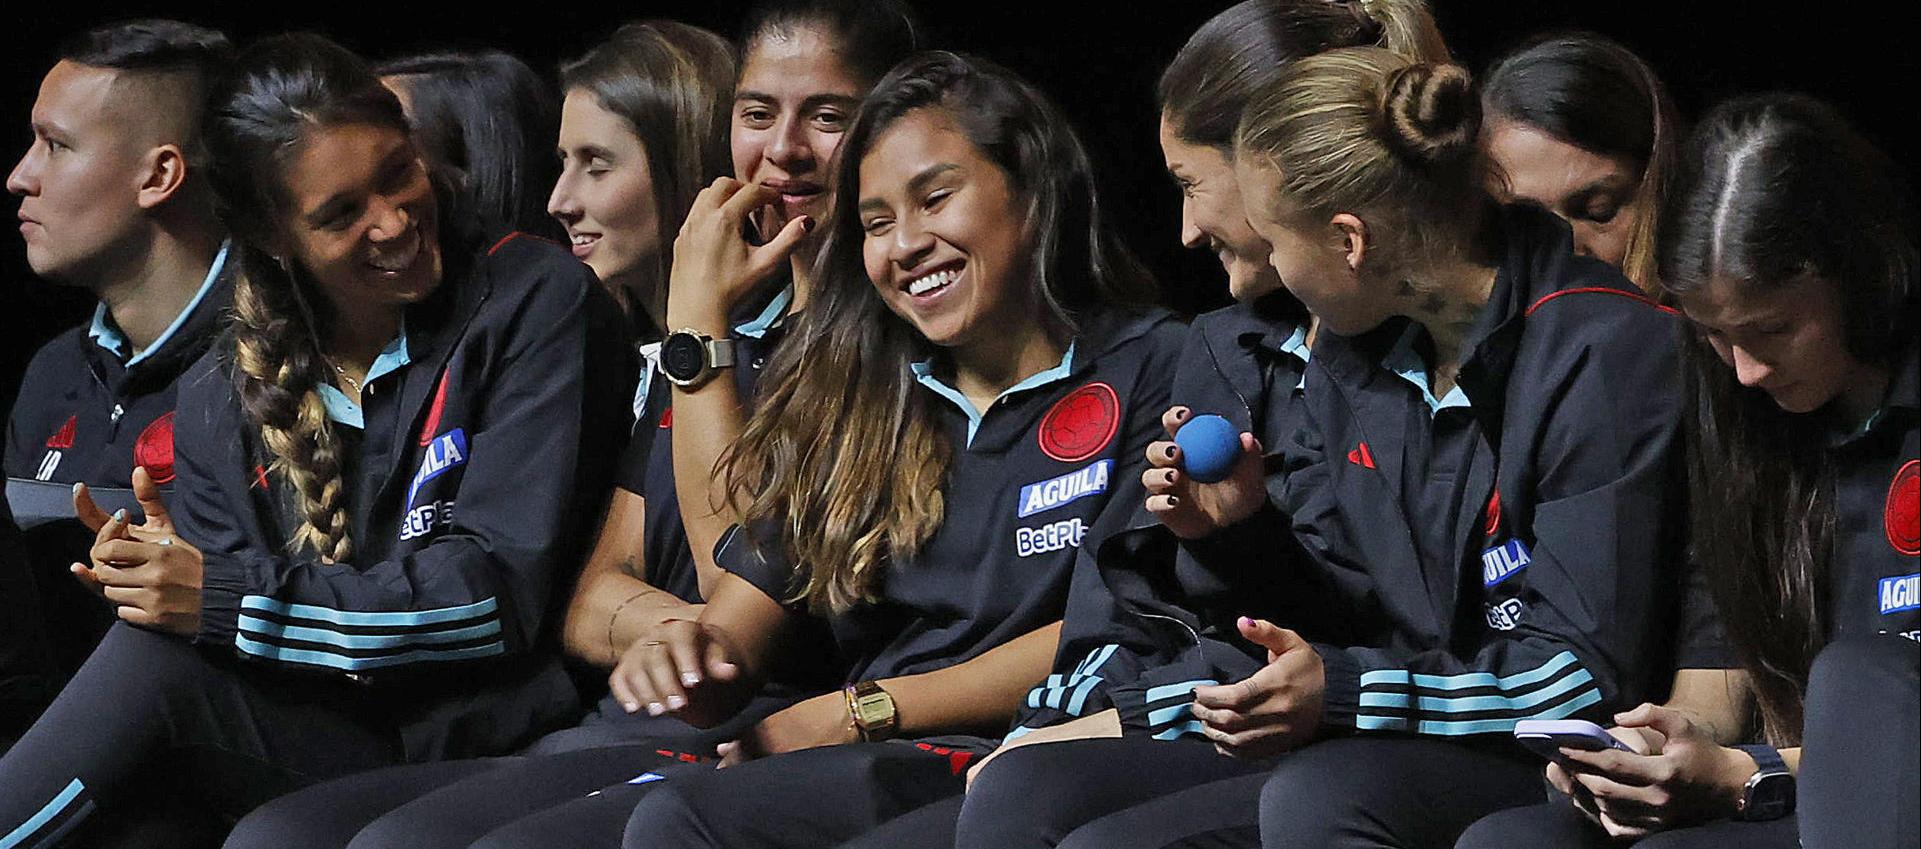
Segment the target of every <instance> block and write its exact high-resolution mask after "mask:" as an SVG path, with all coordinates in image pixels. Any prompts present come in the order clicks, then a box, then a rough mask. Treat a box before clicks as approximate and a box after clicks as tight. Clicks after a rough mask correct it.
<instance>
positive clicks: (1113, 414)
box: [1040, 383, 1121, 463]
mask: <svg viewBox="0 0 1921 849" xmlns="http://www.w3.org/2000/svg"><path fill="white" fill-rule="evenodd" d="M1120 427H1121V400H1120V397H1119V396H1117V395H1115V394H1114V387H1112V386H1108V385H1107V384H1105V383H1090V384H1087V385H1086V386H1083V387H1081V388H1079V389H1076V390H1074V391H1072V392H1069V393H1067V397H1065V398H1062V399H1060V400H1059V401H1056V402H1054V408H1053V409H1051V410H1048V411H1047V415H1046V416H1044V417H1042V418H1041V429H1040V443H1041V452H1042V453H1044V454H1046V455H1047V456H1049V457H1052V458H1054V459H1056V460H1059V461H1061V462H1063V463H1078V462H1080V461H1082V460H1085V459H1087V458H1089V457H1092V456H1094V455H1095V454H1099V453H1101V449H1103V448H1106V447H1107V444H1108V443H1109V442H1112V441H1113V440H1114V433H1115V431H1118V430H1120Z"/></svg>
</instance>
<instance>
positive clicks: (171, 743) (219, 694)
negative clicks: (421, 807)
mask: <svg viewBox="0 0 1921 849" xmlns="http://www.w3.org/2000/svg"><path fill="white" fill-rule="evenodd" d="M358 696H359V694H357V693H355V692H353V688H352V685H348V684H344V683H334V682H332V681H329V680H326V679H320V678H309V677H306V676H281V675H269V674H253V673H252V672H251V671H248V672H244V673H243V672H242V671H241V670H238V669H236V668H235V667H234V666H232V665H229V664H227V663H226V662H224V661H219V660H216V659H214V658H211V657H209V656H208V655H205V654H203V653H201V652H200V651H199V650H197V649H195V648H194V647H193V646H191V645H189V644H188V643H187V642H186V641H184V640H182V639H179V638H177V637H172V636H167V635H164V634H157V633H153V632H150V631H144V630H141V629H138V628H134V627H131V626H127V625H116V626H114V627H113V628H112V629H111V630H110V631H109V632H108V634H107V637H106V639H104V640H103V641H102V642H101V644H100V647H99V649H98V650H96V651H95V652H94V654H93V656H92V657H91V658H89V659H88V660H87V662H86V664H85V665H83V666H82V667H81V668H80V671H79V672H78V673H77V674H76V675H75V676H74V678H73V680H72V681H71V682H69V683H68V685H67V687H66V689H65V690H63V691H62V692H61V694H60V697H59V698H58V699H56V700H55V701H54V703H53V704H52V706H50V707H48V708H47V711H46V713H45V714H43V715H42V716H41V717H40V719H39V721H38V722H36V723H35V724H34V725H33V727H32V728H31V729H30V730H29V731H28V732H27V733H26V735H25V736H23V737H22V738H21V739H20V741H19V742H18V743H16V744H15V745H14V747H13V748H12V749H11V750H9V751H8V752H7V753H6V755H5V756H4V757H0V846H3V847H6V849H42V847H51V846H54V845H58V844H59V843H60V841H61V840H63V839H65V838H68V837H70V836H74V835H75V832H76V829H79V828H81V827H82V826H83V824H86V825H87V827H88V828H95V829H103V828H104V829H108V830H112V829H114V828H115V827H116V826H117V825H119V824H120V821H122V820H125V819H127V818H129V817H132V816H139V815H140V814H138V813H136V812H141V811H149V810H152V809H153V808H154V807H155V805H156V804H157V803H160V802H161V801H162V800H163V799H164V798H165V797H167V796H169V795H170V794H175V793H186V794H190V795H191V796H192V797H193V798H194V799H196V800H197V801H198V803H199V804H203V805H206V806H208V807H210V808H212V809H213V810H215V811H217V812H219V813H221V814H223V815H227V816H238V815H239V814H242V813H245V812H246V811H247V810H249V809H251V808H252V807H254V806H256V805H258V804H260V803H261V802H264V801H266V800H268V799H271V798H273V797H275V796H278V795H280V794H282V793H286V792H288V791H291V790H294V789H296V788H299V787H303V786H306V785H308V784H312V783H314V782H316V781H319V780H322V779H326V778H331V777H333V776H337V775H343V774H346V773H349V772H354V771H358V770H363V769H368V768H371V767H376V766H384V765H387V764H391V763H395V762H397V761H398V760H399V759H400V757H401V746H400V739H399V736H398V734H397V733H395V732H394V731H393V729H391V728H389V727H387V726H386V725H384V724H383V723H382V722H381V721H380V720H379V718H378V717H377V716H373V715H370V713H371V712H370V711H368V710H366V709H365V708H364V707H363V706H362V705H361V700H360V699H359V698H358ZM89 819H93V820H97V821H98V822H95V823H91V824H88V823H87V821H88V820H89ZM77 839H78V838H77ZM84 839H85V840H86V841H87V842H97V838H92V837H87V838H84Z"/></svg>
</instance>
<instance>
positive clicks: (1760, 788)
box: [1744, 772, 1794, 820]
mask: <svg viewBox="0 0 1921 849" xmlns="http://www.w3.org/2000/svg"><path fill="white" fill-rule="evenodd" d="M1793 812H1794V776H1793V775H1790V774H1788V773H1786V772H1773V773H1767V774H1764V775H1759V776H1756V777H1755V779H1754V783H1753V785H1752V786H1750V787H1749V788H1748V804H1747V810H1746V811H1745V812H1744V813H1745V814H1746V816H1745V817H1744V818H1745V819H1750V820H1775V819H1780V818H1782V817H1785V816H1787V815H1788V814H1790V813H1793Z"/></svg>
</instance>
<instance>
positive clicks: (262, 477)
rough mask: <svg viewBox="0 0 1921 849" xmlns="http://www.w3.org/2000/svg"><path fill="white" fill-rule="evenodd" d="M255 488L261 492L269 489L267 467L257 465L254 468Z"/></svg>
mask: <svg viewBox="0 0 1921 849" xmlns="http://www.w3.org/2000/svg"><path fill="white" fill-rule="evenodd" d="M253 488H254V489H259V490H265V489H266V488H267V467H266V466H261V465H256V466H254V467H253Z"/></svg>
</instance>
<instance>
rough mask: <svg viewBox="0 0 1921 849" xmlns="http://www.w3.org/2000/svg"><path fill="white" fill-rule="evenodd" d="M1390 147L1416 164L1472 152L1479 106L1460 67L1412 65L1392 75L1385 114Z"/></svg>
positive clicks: (1389, 78) (1477, 129)
mask: <svg viewBox="0 0 1921 849" xmlns="http://www.w3.org/2000/svg"><path fill="white" fill-rule="evenodd" d="M1382 112H1383V113H1384V114H1383V119H1384V120H1385V122H1386V127H1385V130H1386V132H1384V133H1383V136H1384V138H1385V140H1386V141H1387V142H1388V144H1389V146H1391V147H1393V148H1394V149H1395V150H1396V151H1398V152H1400V153H1401V155H1403V156H1406V157H1408V158H1410V159H1413V160H1415V161H1417V162H1434V163H1440V162H1451V161H1454V160H1456V159H1459V158H1460V157H1463V156H1467V155H1469V154H1471V153H1473V151H1474V145H1475V137H1476V136H1477V135H1478V133H1479V132H1480V124H1481V108H1480V101H1479V100H1478V99H1477V98H1476V97H1475V96H1474V81H1473V80H1472V79H1470V78H1469V77H1468V75H1467V71H1465V70H1463V69H1462V68H1461V67H1460V66H1458V65H1418V64H1416V65H1408V66H1407V67H1404V68H1401V69H1400V70H1398V71H1395V72H1394V73H1393V74H1391V75H1389V77H1388V80H1387V97H1386V100H1385V103H1384V104H1383V109H1382Z"/></svg>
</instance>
